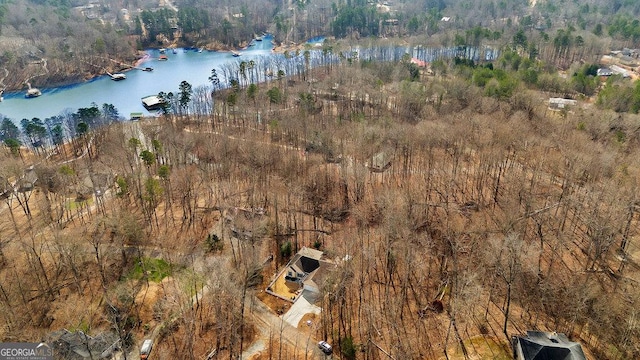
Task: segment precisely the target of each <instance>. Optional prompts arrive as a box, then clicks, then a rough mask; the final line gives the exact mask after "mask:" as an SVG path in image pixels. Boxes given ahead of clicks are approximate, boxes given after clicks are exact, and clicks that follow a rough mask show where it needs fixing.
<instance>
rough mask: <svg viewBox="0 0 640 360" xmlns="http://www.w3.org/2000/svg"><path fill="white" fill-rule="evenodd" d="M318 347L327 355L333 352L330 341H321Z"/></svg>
mask: <svg viewBox="0 0 640 360" xmlns="http://www.w3.org/2000/svg"><path fill="white" fill-rule="evenodd" d="M318 348H319V349H320V350H322V352H323V353H325V354H327V355H331V353H332V352H333V349H332V348H331V345H329V343H327V342H326V341H320V342H319V343H318Z"/></svg>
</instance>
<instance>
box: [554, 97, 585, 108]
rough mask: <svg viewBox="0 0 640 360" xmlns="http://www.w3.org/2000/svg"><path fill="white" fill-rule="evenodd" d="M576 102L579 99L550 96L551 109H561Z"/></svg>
mask: <svg viewBox="0 0 640 360" xmlns="http://www.w3.org/2000/svg"><path fill="white" fill-rule="evenodd" d="M576 104H578V101H576V100H572V99H563V98H549V110H555V111H560V110H564V109H566V108H568V107H569V106H575V105H576Z"/></svg>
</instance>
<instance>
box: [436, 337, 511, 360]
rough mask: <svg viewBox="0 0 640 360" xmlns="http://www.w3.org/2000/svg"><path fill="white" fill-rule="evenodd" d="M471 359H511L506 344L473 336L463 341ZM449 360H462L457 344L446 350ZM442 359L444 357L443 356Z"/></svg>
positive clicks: (489, 338) (488, 338)
mask: <svg viewBox="0 0 640 360" xmlns="http://www.w3.org/2000/svg"><path fill="white" fill-rule="evenodd" d="M464 345H465V346H466V348H467V351H469V355H470V357H471V358H472V359H493V360H512V359H513V357H512V356H511V353H510V352H509V351H508V350H507V348H508V345H506V344H505V343H503V342H500V341H498V340H496V339H494V338H491V337H484V336H474V337H472V338H471V339H467V340H465V341H464ZM447 354H448V355H449V360H463V359H464V354H463V353H462V350H461V349H460V347H459V346H456V347H455V348H450V349H449V350H447ZM443 359H444V358H443Z"/></svg>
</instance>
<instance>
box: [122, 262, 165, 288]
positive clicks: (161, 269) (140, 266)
mask: <svg viewBox="0 0 640 360" xmlns="http://www.w3.org/2000/svg"><path fill="white" fill-rule="evenodd" d="M172 271H173V266H172V265H171V264H169V263H168V262H166V261H165V260H164V259H152V258H141V259H139V260H138V261H137V262H136V265H135V266H134V267H133V269H132V270H131V272H130V273H129V276H127V278H129V279H136V280H140V279H143V278H144V277H145V276H146V278H147V279H149V280H150V281H153V282H160V281H162V279H164V278H166V277H167V276H169V275H171V273H172Z"/></svg>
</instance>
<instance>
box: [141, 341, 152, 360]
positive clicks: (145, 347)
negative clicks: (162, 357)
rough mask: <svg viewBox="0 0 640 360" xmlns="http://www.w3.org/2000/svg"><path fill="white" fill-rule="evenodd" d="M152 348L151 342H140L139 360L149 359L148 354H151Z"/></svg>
mask: <svg viewBox="0 0 640 360" xmlns="http://www.w3.org/2000/svg"><path fill="white" fill-rule="evenodd" d="M152 348H153V340H151V339H147V340H145V341H143V342H142V347H140V360H146V359H148V358H149V354H151V349H152Z"/></svg>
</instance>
